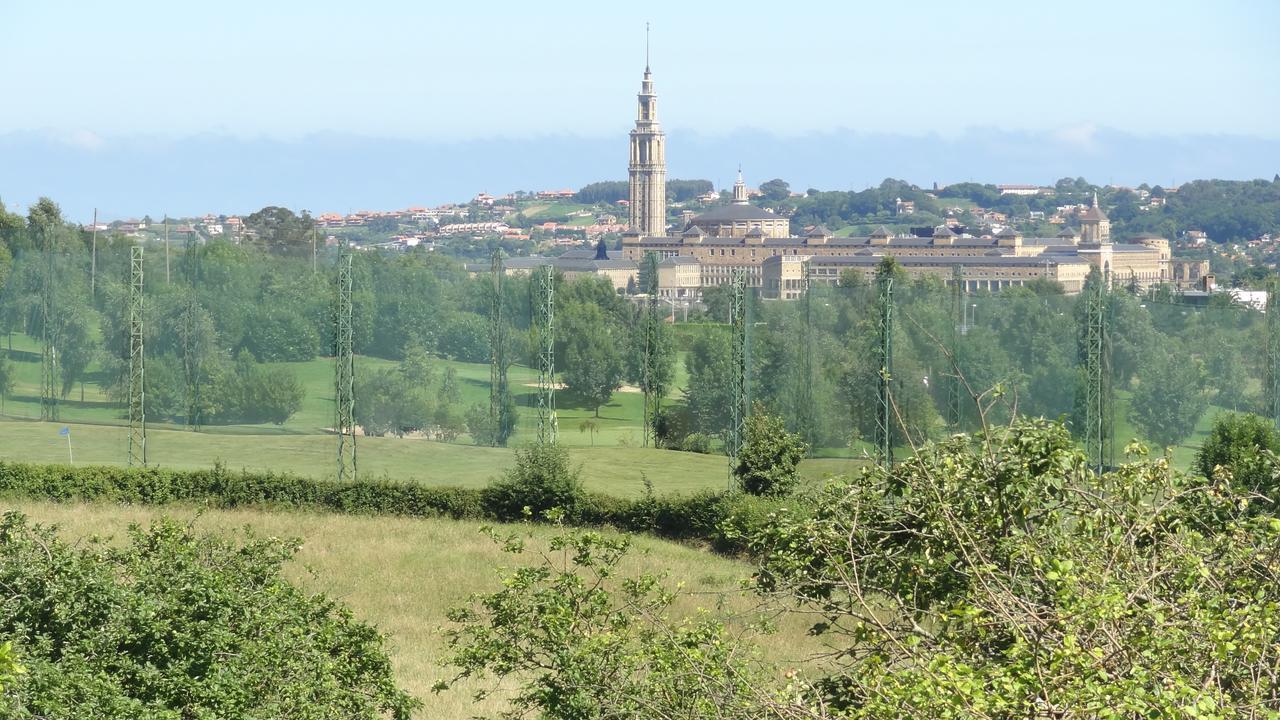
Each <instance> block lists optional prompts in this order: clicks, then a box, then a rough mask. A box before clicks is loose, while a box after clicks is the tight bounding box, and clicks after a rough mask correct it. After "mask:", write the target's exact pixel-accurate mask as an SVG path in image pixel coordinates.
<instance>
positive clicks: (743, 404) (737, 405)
mask: <svg viewBox="0 0 1280 720" xmlns="http://www.w3.org/2000/svg"><path fill="white" fill-rule="evenodd" d="M746 286H747V279H746V272H745V271H744V270H743V269H742V268H735V269H734V271H733V278H732V280H730V285H729V289H730V295H729V323H730V327H731V329H732V337H731V338H730V341H729V342H730V351H729V358H730V360H729V362H730V372H732V373H733V375H732V376H731V378H730V382H731V383H732V386H731V392H730V399H729V402H730V408H729V433H728V435H729V437H728V440H729V442H728V443H727V447H726V448H725V449H726V450H727V451H728V455H729V478H730V481H731V482H732V479H733V471H734V469H735V468H736V467H737V465H738V456H739V455H740V454H741V453H742V444H743V441H744V439H745V437H744V436H745V434H746V422H747V412H748V411H749V407H748V405H747V403H748V402H749V398H748V389H747V365H748V363H749V362H750V358H749V353H750V346H749V344H748V337H747V335H748V326H749V322H748V320H747V287H746Z"/></svg>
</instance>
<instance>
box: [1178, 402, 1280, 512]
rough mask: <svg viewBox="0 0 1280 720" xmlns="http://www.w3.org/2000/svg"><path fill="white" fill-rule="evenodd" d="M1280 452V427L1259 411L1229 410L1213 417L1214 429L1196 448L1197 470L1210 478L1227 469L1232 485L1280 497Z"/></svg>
mask: <svg viewBox="0 0 1280 720" xmlns="http://www.w3.org/2000/svg"><path fill="white" fill-rule="evenodd" d="M1277 454H1280V430H1277V429H1276V426H1275V423H1274V422H1272V421H1271V420H1269V419H1267V418H1264V417H1259V416H1257V415H1247V414H1237V413H1228V414H1226V415H1221V416H1219V417H1218V418H1217V419H1215V420H1214V421H1213V429H1212V430H1210V431H1209V437H1207V438H1205V440H1204V443H1203V444H1202V445H1201V446H1200V450H1199V451H1197V452H1196V470H1197V471H1199V472H1200V474H1201V475H1203V476H1205V477H1207V478H1214V477H1218V475H1219V473H1220V472H1222V471H1226V472H1227V473H1228V474H1229V477H1230V482H1231V484H1232V486H1233V487H1234V488H1235V489H1236V490H1237V491H1239V492H1242V493H1261V494H1262V495H1264V496H1266V497H1269V498H1274V497H1280V492H1277V491H1278V490H1280V476H1277V475H1276V470H1277V467H1280V466H1278V465H1277V462H1276V455H1277Z"/></svg>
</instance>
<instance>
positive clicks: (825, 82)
mask: <svg viewBox="0 0 1280 720" xmlns="http://www.w3.org/2000/svg"><path fill="white" fill-rule="evenodd" d="M645 21H650V22H652V24H653V36H652V38H653V39H652V44H653V66H654V72H655V75H656V79H657V81H658V89H659V93H660V96H661V103H662V104H661V114H662V118H663V121H664V123H665V124H666V125H667V127H668V129H669V130H673V131H678V130H684V131H696V132H698V133H701V134H712V135H714V134H717V133H729V132H731V131H733V130H737V129H744V128H752V129H758V130H764V131H768V132H771V133H775V134H779V135H795V134H804V133H811V132H819V131H831V130H841V129H851V130H857V131H862V132H895V133H906V134H925V133H937V134H941V135H943V136H948V135H955V134H958V133H961V132H962V131H964V130H966V129H969V128H975V127H976V128H993V129H1001V130H1030V131H1053V132H1056V133H1061V134H1062V135H1063V136H1064V137H1065V138H1067V139H1071V138H1073V137H1081V136H1084V137H1087V136H1088V135H1089V134H1090V133H1092V132H1094V129H1095V128H1098V127H1107V128H1114V129H1117V130H1122V131H1126V132H1130V133H1138V134H1162V135H1178V134H1188V133H1200V134H1204V133H1225V134H1239V135H1254V136H1261V137H1267V138H1275V137H1278V136H1280V122H1278V119H1280V72H1277V71H1278V70H1280V67H1278V65H1280V61H1278V60H1277V55H1276V40H1277V35H1276V32H1277V31H1276V28H1277V27H1280V3H1275V2H1270V1H1269V0H1256V1H1254V2H1240V1H1231V0H1218V1H1215V2H1212V3H1210V2H1177V1H1170V2H1116V1H1114V0H1112V1H1111V2H1089V1H1082V2H1071V3H1060V2H1054V3H1049V2H1035V1H1033V0H1024V1H1023V2H912V3H902V2H884V1H880V2H806V3H784V2H777V1H776V0H775V1H774V2H767V3H752V2H740V3H721V2H702V3H689V2H681V3H669V2H657V3H654V4H652V10H651V11H649V12H648V13H647V14H641V13H639V12H636V11H632V10H631V9H630V8H629V6H628V4H627V3H622V2H541V3H531V2H527V1H526V2H520V3H505V2H492V3H463V2H451V3H438V2H390V1H379V0H366V1H364V2H350V0H346V1H344V2H330V1H328V0H312V1H310V2H296V1H293V0H288V1H280V2H277V1H271V0H256V1H254V2H245V1H243V0H221V1H219V2H199V3H187V2H174V1H173V0H165V1H164V2H150V1H137V0H134V1H131V0H120V1H118V2H110V3H96V2H68V1H65V0H0V78H2V79H0V87H2V88H3V97H4V98H5V99H4V101H3V102H0V133H4V132H13V131H40V132H44V133H49V134H53V135H56V136H58V137H61V138H63V139H65V140H66V141H68V142H71V143H79V144H84V145H87V146H92V145H94V144H95V143H98V142H105V141H106V139H109V138H111V137H112V136H120V135H139V134H140V135H159V136H167V137H171V138H172V137H181V136H186V135H191V134H196V133H210V132H211V133H218V134H229V135H233V136H240V137H268V138H275V139H289V138H297V137H302V136H305V135H308V134H313V133H323V132H335V133H352V134H358V135H363V136H368V137H385V138H402V139H416V140H450V139H475V138H483V137H491V136H501V137H527V136H536V135H540V134H547V133H556V134H567V135H582V136H595V137H598V136H603V135H614V134H617V133H618V132H620V131H625V130H626V128H627V127H628V126H629V124H630V122H631V111H632V103H633V102H634V93H635V91H636V89H637V85H638V81H639V74H640V70H641V68H642V66H643V52H644V31H643V27H644V23H645Z"/></svg>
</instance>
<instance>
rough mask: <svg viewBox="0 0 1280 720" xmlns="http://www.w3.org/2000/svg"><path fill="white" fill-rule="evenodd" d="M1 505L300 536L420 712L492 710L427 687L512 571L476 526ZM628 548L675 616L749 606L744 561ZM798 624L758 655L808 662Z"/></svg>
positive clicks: (305, 551)
mask: <svg viewBox="0 0 1280 720" xmlns="http://www.w3.org/2000/svg"><path fill="white" fill-rule="evenodd" d="M6 506H7V507H8V508H9V509H16V510H20V511H22V512H24V513H26V514H27V515H28V516H29V517H30V518H32V520H34V521H37V522H42V523H56V524H57V525H59V526H60V528H61V531H62V533H63V535H64V536H65V537H66V538H68V539H69V540H74V539H77V538H82V537H86V536H91V535H95V534H96V535H109V536H115V537H119V536H120V535H121V534H122V533H123V531H124V530H125V528H127V526H128V525H129V524H130V523H143V524H145V523H148V522H150V521H152V520H154V519H156V518H158V517H161V516H168V517H171V518H174V519H175V520H179V521H182V522H190V521H194V523H195V526H196V527H197V528H198V529H200V530H205V531H209V532H230V531H233V530H238V529H240V528H243V527H245V526H246V525H247V526H251V527H253V528H254V529H255V530H256V531H258V532H260V533H262V534H265V535H274V536H277V537H298V538H301V539H302V541H303V545H302V549H301V551H300V552H299V554H298V556H297V557H296V559H295V560H294V561H293V562H291V563H290V564H289V565H288V566H287V570H286V572H287V573H288V574H289V575H290V576H291V577H292V578H293V579H294V580H295V581H297V582H299V583H300V584H302V585H303V586H304V587H307V588H310V589H312V590H315V591H322V592H325V593H327V594H329V595H330V596H333V597H336V598H339V599H341V600H342V601H343V602H344V603H346V604H347V605H349V606H350V607H351V608H352V610H353V611H354V612H355V614H356V616H357V617H358V618H360V619H362V620H367V621H370V622H372V623H374V624H376V625H377V626H378V627H379V628H380V629H382V630H383V631H384V632H386V633H388V635H389V636H390V652H391V656H392V660H393V663H394V666H395V671H396V674H397V676H398V677H399V679H400V683H401V685H402V686H403V687H405V688H407V689H408V690H409V691H410V692H411V693H413V694H414V695H415V696H416V697H418V698H421V699H422V700H424V701H425V702H426V708H425V709H424V710H422V711H420V712H419V713H418V717H420V718H423V719H424V720H425V719H427V718H430V719H431V720H462V719H463V718H469V717H472V716H475V715H478V714H481V713H483V714H492V713H495V712H497V711H499V710H501V709H502V706H501V700H500V699H496V698H495V699H489V700H487V701H485V702H484V703H482V704H478V705H477V704H475V703H474V702H472V700H471V692H472V691H474V690H475V689H477V688H478V687H479V686H478V685H476V684H468V685H465V686H461V687H459V688H457V689H454V690H451V691H448V692H445V693H442V694H440V695H433V694H431V691H430V688H431V686H432V684H434V683H435V682H436V681H437V680H439V679H442V678H445V677H447V676H448V669H447V668H445V667H442V665H441V659H442V656H443V654H444V652H445V641H444V638H443V637H442V636H441V633H440V628H441V626H442V625H444V624H445V622H446V620H445V616H444V613H445V611H446V610H447V609H448V608H449V607H452V606H455V605H458V604H461V603H464V602H465V601H466V599H467V597H468V596H469V595H471V594H473V593H478V592H492V591H495V590H497V589H498V580H497V575H496V573H495V571H494V568H495V567H499V566H504V565H506V566H510V565H512V564H514V563H513V557H512V556H510V555H506V554H504V553H502V552H501V551H500V550H499V549H498V548H497V547H495V546H494V544H493V543H492V542H491V541H490V540H489V539H488V538H486V537H483V536H482V535H481V534H480V533H479V532H478V524H476V523H466V522H456V521H449V520H413V519H403V518H366V517H352V516H340V515H313V514H306V513H264V512H253V511H203V512H200V513H199V517H198V518H196V515H197V511H196V510H194V509H190V508H184V507H168V508H141V507H129V506H111V505H97V504H65V505H63V504H53V503H45V502H26V501H23V502H16V503H14V502H8V503H6ZM530 530H531V532H532V533H533V535H534V536H535V537H536V538H537V539H539V540H545V539H546V538H547V537H548V536H549V535H551V534H552V531H551V530H550V529H549V528H545V527H533V528H530ZM537 545H538V541H535V542H533V543H531V548H530V549H535V548H536V547H537ZM635 547H636V552H635V553H634V554H633V557H632V561H631V562H630V563H628V567H627V569H628V570H629V571H630V570H634V571H637V572H658V573H666V574H667V575H668V577H669V578H670V581H671V584H672V585H674V583H676V582H683V583H684V584H685V587H686V589H687V590H689V591H691V592H692V593H694V594H695V595H694V597H693V598H687V599H685V600H684V601H682V603H681V604H680V605H679V606H678V608H677V611H678V613H679V614H680V615H690V614H692V613H694V612H696V611H697V609H698V608H708V609H710V608H716V607H718V606H720V604H721V602H723V603H724V608H725V609H727V610H728V611H730V612H748V611H750V610H751V608H753V607H754V604H755V599H754V598H752V597H750V596H748V595H744V594H743V593H742V592H741V591H739V590H738V588H739V583H740V582H741V580H742V579H744V578H746V577H749V575H750V571H751V568H750V567H749V566H748V565H747V564H745V563H742V562H739V561H735V560H730V559H726V558H722V557H718V556H715V555H711V554H709V553H706V552H703V551H700V550H697V549H695V548H690V547H686V546H682V545H679V544H675V543H670V542H664V541H660V540H654V539H651V538H644V537H638V538H636V545H635ZM525 557H528V554H526V556H525ZM804 629H805V624H804V623H803V622H801V621H800V619H798V618H790V619H784V620H783V622H782V623H781V625H780V627H779V632H778V633H777V634H775V635H772V636H770V637H768V638H766V640H767V643H766V645H765V646H764V654H765V657H766V658H767V659H768V660H771V661H773V662H774V663H775V664H776V665H777V666H781V667H794V666H795V665H796V664H798V661H800V660H802V659H803V658H805V657H808V656H809V655H811V654H812V652H813V651H814V650H816V649H817V647H816V645H815V643H814V642H813V641H812V640H810V639H808V638H806V637H805V635H804Z"/></svg>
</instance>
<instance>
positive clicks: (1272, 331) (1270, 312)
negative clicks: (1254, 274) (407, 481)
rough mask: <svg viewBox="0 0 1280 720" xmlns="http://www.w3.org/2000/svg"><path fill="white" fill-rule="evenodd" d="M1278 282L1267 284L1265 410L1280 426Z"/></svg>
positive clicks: (1279, 307)
mask: <svg viewBox="0 0 1280 720" xmlns="http://www.w3.org/2000/svg"><path fill="white" fill-rule="evenodd" d="M1278 290H1280V283H1277V282H1276V281H1275V280H1272V281H1271V282H1269V283H1268V284H1267V369H1266V387H1265V388H1264V390H1265V392H1266V397H1267V411H1268V412H1269V413H1270V414H1271V419H1272V421H1273V422H1275V424H1276V427H1278V428H1280V294H1277V291H1278Z"/></svg>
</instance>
